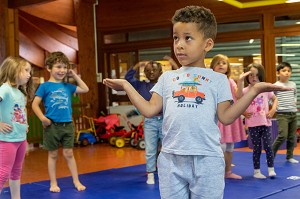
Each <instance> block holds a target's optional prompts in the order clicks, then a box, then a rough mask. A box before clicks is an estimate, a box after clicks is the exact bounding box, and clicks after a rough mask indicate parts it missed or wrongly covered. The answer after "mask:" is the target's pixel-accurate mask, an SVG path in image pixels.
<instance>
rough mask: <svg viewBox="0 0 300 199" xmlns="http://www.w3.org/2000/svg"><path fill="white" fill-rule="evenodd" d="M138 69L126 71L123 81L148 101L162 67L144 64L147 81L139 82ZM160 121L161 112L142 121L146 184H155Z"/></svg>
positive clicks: (152, 63)
mask: <svg viewBox="0 0 300 199" xmlns="http://www.w3.org/2000/svg"><path fill="white" fill-rule="evenodd" d="M164 58H165V59H168V60H169V62H170V63H171V65H172V69H177V68H178V66H177V64H176V63H175V61H174V60H173V59H172V58H171V57H169V56H165V57H164ZM139 67H140V62H139V63H137V64H136V65H135V66H134V67H132V68H130V69H129V70H128V72H127V73H126V75H125V79H126V80H127V81H128V82H129V83H130V84H131V85H132V86H133V87H134V88H135V89H136V90H137V91H138V92H139V93H140V94H141V95H142V96H143V97H144V99H145V100H147V101H149V100H150V98H151V95H152V93H151V92H150V90H151V89H152V88H153V86H154V85H155V84H156V82H157V80H158V78H159V77H160V75H161V74H162V73H163V71H162V66H161V64H160V63H159V62H155V61H148V62H147V63H146V65H145V68H144V73H145V76H146V77H147V79H148V81H140V80H138V79H136V78H135V77H134V76H135V74H136V71H137V70H138V69H139ZM162 121H163V116H162V112H161V113H159V114H157V115H156V116H154V117H152V118H147V117H146V118H145V119H144V136H145V143H146V171H147V181H146V183H147V184H155V179H154V172H155V171H156V162H157V155H158V148H159V142H161V141H162Z"/></svg>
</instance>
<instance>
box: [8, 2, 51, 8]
mask: <svg viewBox="0 0 300 199" xmlns="http://www.w3.org/2000/svg"><path fill="white" fill-rule="evenodd" d="M7 1H8V8H13V9H17V8H20V7H23V6H30V5H34V4H43V3H48V2H51V1H54V0H26V1H24V0H7Z"/></svg>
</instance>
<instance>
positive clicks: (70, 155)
mask: <svg viewBox="0 0 300 199" xmlns="http://www.w3.org/2000/svg"><path fill="white" fill-rule="evenodd" d="M63 155H64V157H65V158H66V159H71V158H73V157H74V154H73V150H72V149H63Z"/></svg>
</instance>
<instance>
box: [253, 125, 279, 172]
mask: <svg viewBox="0 0 300 199" xmlns="http://www.w3.org/2000/svg"><path fill="white" fill-rule="evenodd" d="M248 132H249V136H250V139H251V141H252V144H253V165H254V169H260V155H261V150H262V145H261V143H263V146H264V149H265V151H266V157H267V164H268V167H274V155H273V152H272V140H271V139H272V135H271V128H270V127H269V126H256V127H249V129H248Z"/></svg>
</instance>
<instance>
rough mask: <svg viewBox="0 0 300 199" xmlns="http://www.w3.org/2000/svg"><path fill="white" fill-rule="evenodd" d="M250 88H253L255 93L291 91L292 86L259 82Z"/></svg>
mask: <svg viewBox="0 0 300 199" xmlns="http://www.w3.org/2000/svg"><path fill="white" fill-rule="evenodd" d="M252 89H254V90H255V92H256V93H257V94H259V93H263V92H270V91H291V90H293V88H285V87H282V86H277V85H274V84H271V83H268V82H259V83H256V84H255V85H254V86H253V87H252Z"/></svg>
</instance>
